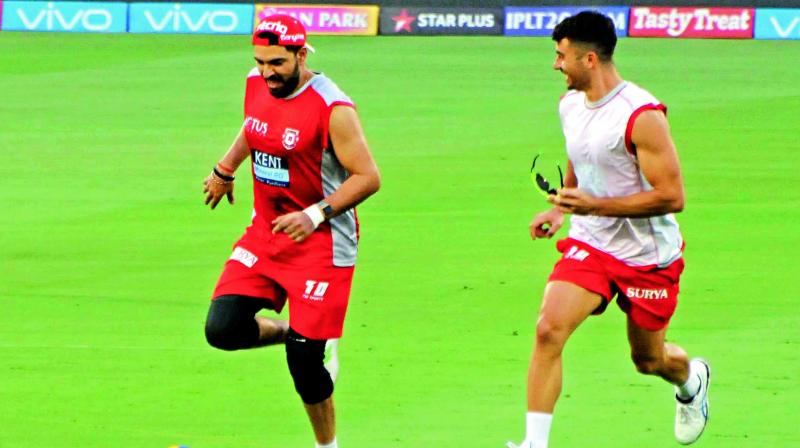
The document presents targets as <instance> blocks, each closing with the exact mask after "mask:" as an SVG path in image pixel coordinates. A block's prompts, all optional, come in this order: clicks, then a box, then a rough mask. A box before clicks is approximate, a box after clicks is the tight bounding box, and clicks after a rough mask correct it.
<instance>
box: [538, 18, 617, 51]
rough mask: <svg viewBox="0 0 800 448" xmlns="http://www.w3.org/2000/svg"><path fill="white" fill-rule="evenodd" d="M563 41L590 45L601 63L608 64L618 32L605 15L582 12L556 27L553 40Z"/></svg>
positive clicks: (615, 44)
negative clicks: (567, 40)
mask: <svg viewBox="0 0 800 448" xmlns="http://www.w3.org/2000/svg"><path fill="white" fill-rule="evenodd" d="M561 39H569V40H570V41H572V42H578V43H582V44H586V45H590V46H592V47H594V51H595V52H596V53H597V56H599V57H600V60H601V61H603V62H608V61H610V60H611V57H612V56H613V55H614V47H616V46H617V31H616V28H615V27H614V22H613V21H612V20H611V19H610V18H608V17H606V16H605V15H603V14H601V13H599V12H597V11H581V12H579V13H578V14H575V15H574V16H571V17H567V18H566V19H564V20H563V21H562V22H561V23H559V24H558V25H556V29H554V30H553V40H554V41H556V42H560V41H561Z"/></svg>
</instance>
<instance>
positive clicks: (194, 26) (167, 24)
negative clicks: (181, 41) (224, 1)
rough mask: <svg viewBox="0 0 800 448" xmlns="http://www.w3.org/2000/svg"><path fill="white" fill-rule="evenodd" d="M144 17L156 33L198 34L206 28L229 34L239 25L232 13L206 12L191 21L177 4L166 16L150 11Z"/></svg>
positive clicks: (187, 14) (221, 11)
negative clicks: (185, 31) (192, 32)
mask: <svg viewBox="0 0 800 448" xmlns="http://www.w3.org/2000/svg"><path fill="white" fill-rule="evenodd" d="M156 16H158V18H156ZM144 17H145V18H146V19H147V22H148V23H149V24H150V26H151V27H152V28H153V29H154V30H156V31H164V30H166V29H169V30H170V31H184V30H188V31H194V32H198V31H200V30H202V29H203V28H204V27H208V29H210V30H211V31H213V32H215V33H230V32H231V31H233V30H235V29H236V27H237V26H238V25H239V18H238V17H236V14H234V13H233V12H232V11H225V10H217V11H206V12H204V13H202V14H200V16H199V17H196V18H194V19H193V18H192V16H191V15H190V14H189V13H188V12H186V11H182V10H181V5H179V4H176V5H175V6H174V8H173V9H172V11H168V12H167V13H166V14H161V15H158V14H153V12H152V11H145V12H144ZM184 26H185V28H184Z"/></svg>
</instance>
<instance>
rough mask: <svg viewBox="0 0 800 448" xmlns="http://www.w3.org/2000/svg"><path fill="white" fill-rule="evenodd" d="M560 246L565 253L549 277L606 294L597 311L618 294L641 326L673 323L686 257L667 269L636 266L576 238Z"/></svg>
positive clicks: (658, 327) (660, 326) (622, 305)
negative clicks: (672, 318) (671, 319)
mask: <svg viewBox="0 0 800 448" xmlns="http://www.w3.org/2000/svg"><path fill="white" fill-rule="evenodd" d="M556 247H557V248H558V251H559V252H561V253H562V254H563V255H562V257H561V259H560V260H559V261H558V262H557V263H556V265H555V267H554V268H553V272H552V273H551V274H550V278H549V280H550V281H553V280H560V281H565V282H570V283H574V284H576V285H578V286H580V287H582V288H585V289H587V290H589V291H592V292H594V293H597V294H600V295H601V296H603V298H604V299H605V301H604V302H603V304H602V305H601V306H600V308H598V309H597V310H596V311H595V312H594V314H601V313H602V312H603V311H605V309H606V306H608V303H609V302H611V300H612V299H613V298H614V296H617V305H619V307H620V308H621V309H622V311H624V312H625V313H626V314H627V315H628V316H629V317H630V318H631V320H633V322H634V323H635V324H636V325H638V326H639V327H641V328H644V329H645V330H650V331H657V330H661V329H663V328H666V326H667V325H668V324H669V320H670V318H671V317H672V314H673V313H674V312H675V307H676V306H677V304H678V291H679V283H680V277H681V272H683V258H679V259H678V260H676V261H674V262H672V264H670V265H669V266H667V267H665V268H658V267H655V266H642V267H634V266H628V265H626V264H625V263H623V262H621V261H619V260H618V259H616V258H614V257H612V256H611V255H609V254H607V253H605V252H601V251H599V250H597V249H595V248H593V247H592V246H590V245H588V244H586V243H583V242H581V241H578V240H574V239H572V238H566V239H563V240H560V241H559V242H558V243H557V244H556Z"/></svg>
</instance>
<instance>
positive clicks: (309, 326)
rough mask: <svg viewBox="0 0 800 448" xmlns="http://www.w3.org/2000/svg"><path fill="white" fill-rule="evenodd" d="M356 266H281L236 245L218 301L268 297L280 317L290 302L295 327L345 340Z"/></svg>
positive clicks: (319, 336)
mask: <svg viewBox="0 0 800 448" xmlns="http://www.w3.org/2000/svg"><path fill="white" fill-rule="evenodd" d="M353 271H354V267H353V266H349V267H336V266H321V267H312V268H308V267H298V266H288V265H285V264H279V263H276V262H274V261H272V260H270V259H269V257H268V256H267V255H266V254H265V253H263V252H262V251H259V250H258V249H256V248H254V247H253V245H248V246H247V247H245V246H244V244H243V243H242V241H239V242H238V243H236V246H234V249H233V254H231V257H230V258H229V259H228V261H227V262H226V263H225V270H224V271H222V275H221V276H220V278H219V281H218V282H217V286H216V288H215V289H214V295H213V297H215V298H216V297H219V296H223V295H230V294H237V295H244V296H250V297H257V298H263V299H265V301H268V302H269V303H265V306H264V307H265V308H270V309H274V310H275V311H276V312H278V313H280V312H281V310H282V309H283V306H284V305H285V304H286V301H287V299H288V301H289V326H290V327H292V329H294V330H295V331H297V332H298V333H300V334H301V335H303V336H305V337H307V338H311V339H333V338H338V337H341V336H342V328H343V326H344V316H345V313H346V311H347V302H348V299H349V298H350V285H351V282H352V279H353Z"/></svg>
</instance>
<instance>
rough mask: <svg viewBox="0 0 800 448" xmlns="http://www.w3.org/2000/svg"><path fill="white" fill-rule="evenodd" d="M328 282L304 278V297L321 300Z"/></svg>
mask: <svg viewBox="0 0 800 448" xmlns="http://www.w3.org/2000/svg"><path fill="white" fill-rule="evenodd" d="M328 285H329V283H328V282H318V281H316V280H306V291H305V293H304V294H303V298H304V299H311V300H322V299H323V298H324V297H323V296H324V295H325V291H327V290H328Z"/></svg>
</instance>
